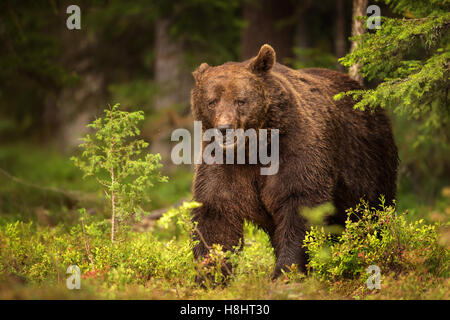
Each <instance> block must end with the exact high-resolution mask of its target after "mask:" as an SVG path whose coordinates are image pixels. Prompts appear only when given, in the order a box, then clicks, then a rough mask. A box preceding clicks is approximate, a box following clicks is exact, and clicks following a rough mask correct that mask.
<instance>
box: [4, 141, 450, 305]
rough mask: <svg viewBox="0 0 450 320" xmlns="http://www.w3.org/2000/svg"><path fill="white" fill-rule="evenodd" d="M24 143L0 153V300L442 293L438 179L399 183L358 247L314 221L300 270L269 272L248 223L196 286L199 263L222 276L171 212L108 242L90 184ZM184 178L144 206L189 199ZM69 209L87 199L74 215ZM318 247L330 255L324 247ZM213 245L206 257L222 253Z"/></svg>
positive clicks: (443, 203) (444, 192)
mask: <svg viewBox="0 0 450 320" xmlns="http://www.w3.org/2000/svg"><path fill="white" fill-rule="evenodd" d="M23 148H25V149H27V152H28V157H23V154H25V153H26V152H25V151H24V150H23V149H21V147H20V146H19V147H18V146H15V147H14V148H11V149H10V150H6V151H5V149H3V153H0V163H1V164H2V166H1V167H3V168H6V169H7V171H6V172H0V180H1V181H2V184H1V185H0V249H1V250H0V299H294V300H302V299H449V298H450V297H449V292H450V290H449V289H450V281H449V279H450V277H449V261H448V257H449V248H450V245H449V244H450V231H449V220H450V219H449V217H450V187H448V186H443V187H442V188H440V189H439V191H438V192H437V193H436V194H437V196H436V197H434V198H432V199H431V200H429V201H428V202H425V201H424V200H422V198H420V197H419V196H417V195H415V194H414V193H411V192H410V191H404V190H402V188H400V192H399V198H398V205H397V212H398V213H400V212H405V211H407V212H408V213H407V214H406V215H404V217H405V219H406V220H401V219H400V220H398V223H397V222H396V223H397V224H395V225H394V227H395V228H397V229H396V230H397V231H395V232H397V233H395V232H394V233H389V232H388V231H386V230H387V229H380V230H382V231H381V233H380V234H381V236H379V237H378V238H377V237H372V238H370V239H363V238H358V239H359V240H357V241H356V240H355V241H354V242H355V243H356V242H358V241H359V242H358V243H359V245H360V247H356V246H355V245H354V243H350V242H348V241H347V240H346V239H344V238H342V241H341V242H340V244H339V247H337V245H336V247H334V248H333V245H334V244H331V245H330V243H328V245H330V248H331V249H330V248H326V247H325V246H324V245H325V244H326V240H324V239H322V240H320V239H319V238H320V234H321V233H320V232H319V231H317V230H316V233H314V237H315V242H314V243H313V244H314V246H313V245H311V247H310V249H311V250H312V251H311V252H312V253H313V256H314V259H312V261H311V262H310V264H311V265H313V266H314V269H315V272H312V271H311V270H310V272H309V273H308V274H307V275H304V274H301V273H298V272H296V271H293V272H291V273H288V274H285V275H282V276H281V277H280V278H278V279H277V280H271V273H272V270H273V268H274V264H275V259H274V254H273V249H272V247H271V246H270V241H269V239H268V236H267V234H265V233H264V232H262V231H261V230H259V229H258V228H256V227H255V226H254V225H252V224H249V223H248V224H246V226H245V242H244V243H245V244H244V247H243V250H242V251H241V252H240V253H238V254H234V255H232V256H231V257H229V258H230V261H231V262H232V264H233V275H232V276H231V277H230V278H229V279H228V281H227V282H226V284H219V285H217V284H215V283H214V282H207V283H204V286H199V285H198V284H197V283H196V282H195V278H196V276H197V275H199V274H205V273H208V274H210V275H211V276H212V277H215V280H216V283H220V281H221V280H222V279H221V276H222V275H221V273H220V272H219V271H218V270H217V268H216V269H214V266H212V267H211V266H210V265H205V264H203V263H202V262H197V261H195V259H193V257H192V246H193V243H192V241H191V240H190V237H189V236H188V232H186V230H185V226H183V223H182V219H181V218H180V217H179V216H177V215H175V214H174V215H173V217H172V220H170V221H166V223H160V222H158V223H157V222H154V223H153V222H148V221H147V224H146V225H145V226H144V225H142V224H139V225H135V226H134V227H133V228H129V229H126V228H123V229H122V231H121V232H119V234H118V239H119V241H116V242H115V243H111V241H110V233H109V230H110V220H108V218H109V213H108V210H107V209H104V208H105V207H106V206H105V203H104V200H102V199H103V197H102V194H101V192H99V191H98V190H97V189H96V187H95V183H93V182H91V181H88V180H82V179H81V177H80V174H79V172H77V170H76V169H75V168H73V165H72V164H71V163H70V161H68V160H67V159H66V158H65V157H62V156H61V155H59V154H58V153H54V152H51V151H47V152H41V151H37V150H35V151H32V152H29V146H24V147H23ZM19 155H21V156H19ZM36 163H39V164H40V165H39V168H36ZM11 173H13V175H14V177H15V178H13V177H12V176H10V175H8V174H11ZM191 181H192V173H190V172H188V171H180V172H177V173H175V174H172V175H171V177H170V180H169V183H165V184H162V185H161V186H159V187H158V188H156V189H155V190H153V191H152V192H151V193H150V195H151V199H152V207H151V208H149V209H157V208H161V207H165V206H167V205H170V204H173V203H176V202H177V201H179V200H180V199H183V198H189V197H190V184H191ZM67 190H83V191H82V192H79V193H73V192H68V191H67ZM80 208H86V210H87V216H85V217H84V218H81V216H80V213H79V211H78V210H79V209H80ZM106 208H107V207H106ZM186 211H188V210H186ZM184 213H186V212H184ZM184 213H181V214H184ZM177 214H179V213H177ZM382 214H385V213H382ZM396 216H397V213H395V214H394V215H393V216H392V217H396ZM382 217H385V216H382ZM402 219H403V218H402ZM396 221H397V220H396ZM369 227H370V226H369ZM377 227H378V226H377ZM383 228H384V227H383ZM383 230H384V231H383ZM349 232H354V231H349ZM383 232H384V233H383ZM346 236H347V237H352V236H355V234H354V233H353V234H352V233H346ZM394 236H396V237H400V238H402V239H393V238H395V237H394ZM318 239H319V240H320V241H322V242H320V241H319V240H318ZM346 241H347V242H346ZM395 241H397V242H395ZM395 243H398V244H399V245H398V246H396V245H395ZM393 244H394V245H393ZM320 246H322V247H321V248H320ZM397 247H399V248H400V247H401V248H400V249H401V250H397V249H398V248H397ZM324 248H325V249H327V250H329V252H332V255H331V254H328V256H327V257H326V258H323V257H322V253H323V249H324ZM358 248H363V250H360V251H358V250H359V249H358ZM216 249H218V250H216V251H217V252H216V255H215V256H213V258H215V259H218V260H220V259H223V256H222V255H221V254H222V253H221V251H220V250H219V249H220V248H216ZM319 249H320V250H319ZM333 250H334V251H333ZM336 250H337V251H338V252H337V254H336V252H335V251H336ZM339 250H340V251H339ZM339 252H342V257H341V256H339ZM216 261H217V260H216ZM371 261H372V262H374V261H375V263H378V264H380V267H381V269H382V272H381V278H380V280H381V281H380V285H381V288H380V289H373V290H371V289H370V288H368V286H367V278H368V276H369V274H367V273H366V268H367V267H368V265H370V264H372V262H371ZM71 265H76V266H78V267H79V268H80V273H81V274H80V289H72V290H71V289H70V288H69V287H70V285H69V287H68V285H67V282H68V281H67V279H68V278H69V277H71V276H72V275H73V274H71V273H67V271H68V270H67V269H68V267H69V266H71ZM71 283H72V282H71ZM73 283H75V282H73Z"/></svg>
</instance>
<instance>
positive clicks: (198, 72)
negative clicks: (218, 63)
mask: <svg viewBox="0 0 450 320" xmlns="http://www.w3.org/2000/svg"><path fill="white" fill-rule="evenodd" d="M208 68H209V65H208V64H207V63H206V62H203V63H202V64H201V65H200V67H198V68H197V70H195V71H194V72H192V76H193V77H194V79H195V82H196V83H198V82H199V81H200V76H201V75H202V74H203V73H204V72H205V70H206V69H208Z"/></svg>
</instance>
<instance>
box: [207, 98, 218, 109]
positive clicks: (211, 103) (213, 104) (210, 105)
mask: <svg viewBox="0 0 450 320" xmlns="http://www.w3.org/2000/svg"><path fill="white" fill-rule="evenodd" d="M216 103H217V99H214V100H211V101H210V102H208V108H214V107H215V106H216Z"/></svg>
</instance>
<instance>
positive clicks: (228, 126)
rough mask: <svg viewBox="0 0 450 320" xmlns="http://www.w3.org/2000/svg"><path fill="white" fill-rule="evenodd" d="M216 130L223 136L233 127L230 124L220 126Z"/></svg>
mask: <svg viewBox="0 0 450 320" xmlns="http://www.w3.org/2000/svg"><path fill="white" fill-rule="evenodd" d="M217 129H219V131H220V132H221V133H222V135H223V136H225V135H226V134H227V129H233V126H232V125H231V124H221V125H218V126H217Z"/></svg>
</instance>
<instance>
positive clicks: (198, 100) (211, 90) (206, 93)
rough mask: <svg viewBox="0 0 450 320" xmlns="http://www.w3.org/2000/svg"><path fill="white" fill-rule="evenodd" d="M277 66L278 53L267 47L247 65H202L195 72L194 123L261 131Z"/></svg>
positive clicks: (192, 102) (192, 98)
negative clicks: (268, 81) (271, 77)
mask: <svg viewBox="0 0 450 320" xmlns="http://www.w3.org/2000/svg"><path fill="white" fill-rule="evenodd" d="M274 64H275V51H274V49H273V48H272V47H271V46H269V45H267V44H265V45H263V46H262V47H261V49H260V50H259V53H258V55H257V56H256V57H254V58H253V59H251V60H250V61H249V62H247V63H245V62H244V63H233V62H229V63H225V64H223V65H221V66H217V67H210V66H209V65H208V64H207V63H202V64H201V65H200V67H199V68H198V69H197V70H196V71H194V72H193V76H194V79H195V87H194V89H193V90H192V92H191V106H192V112H193V115H194V119H195V120H197V121H201V122H202V126H203V129H205V130H206V129H210V128H217V129H219V130H220V131H221V132H222V133H223V134H225V132H226V129H234V130H236V129H243V130H247V129H255V130H258V129H261V128H263V126H264V124H265V121H266V112H267V109H268V107H269V101H268V99H267V92H266V90H265V84H264V83H265V79H266V78H267V76H268V75H269V74H270V72H271V69H272V67H273V66H274ZM225 144H226V143H225Z"/></svg>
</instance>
